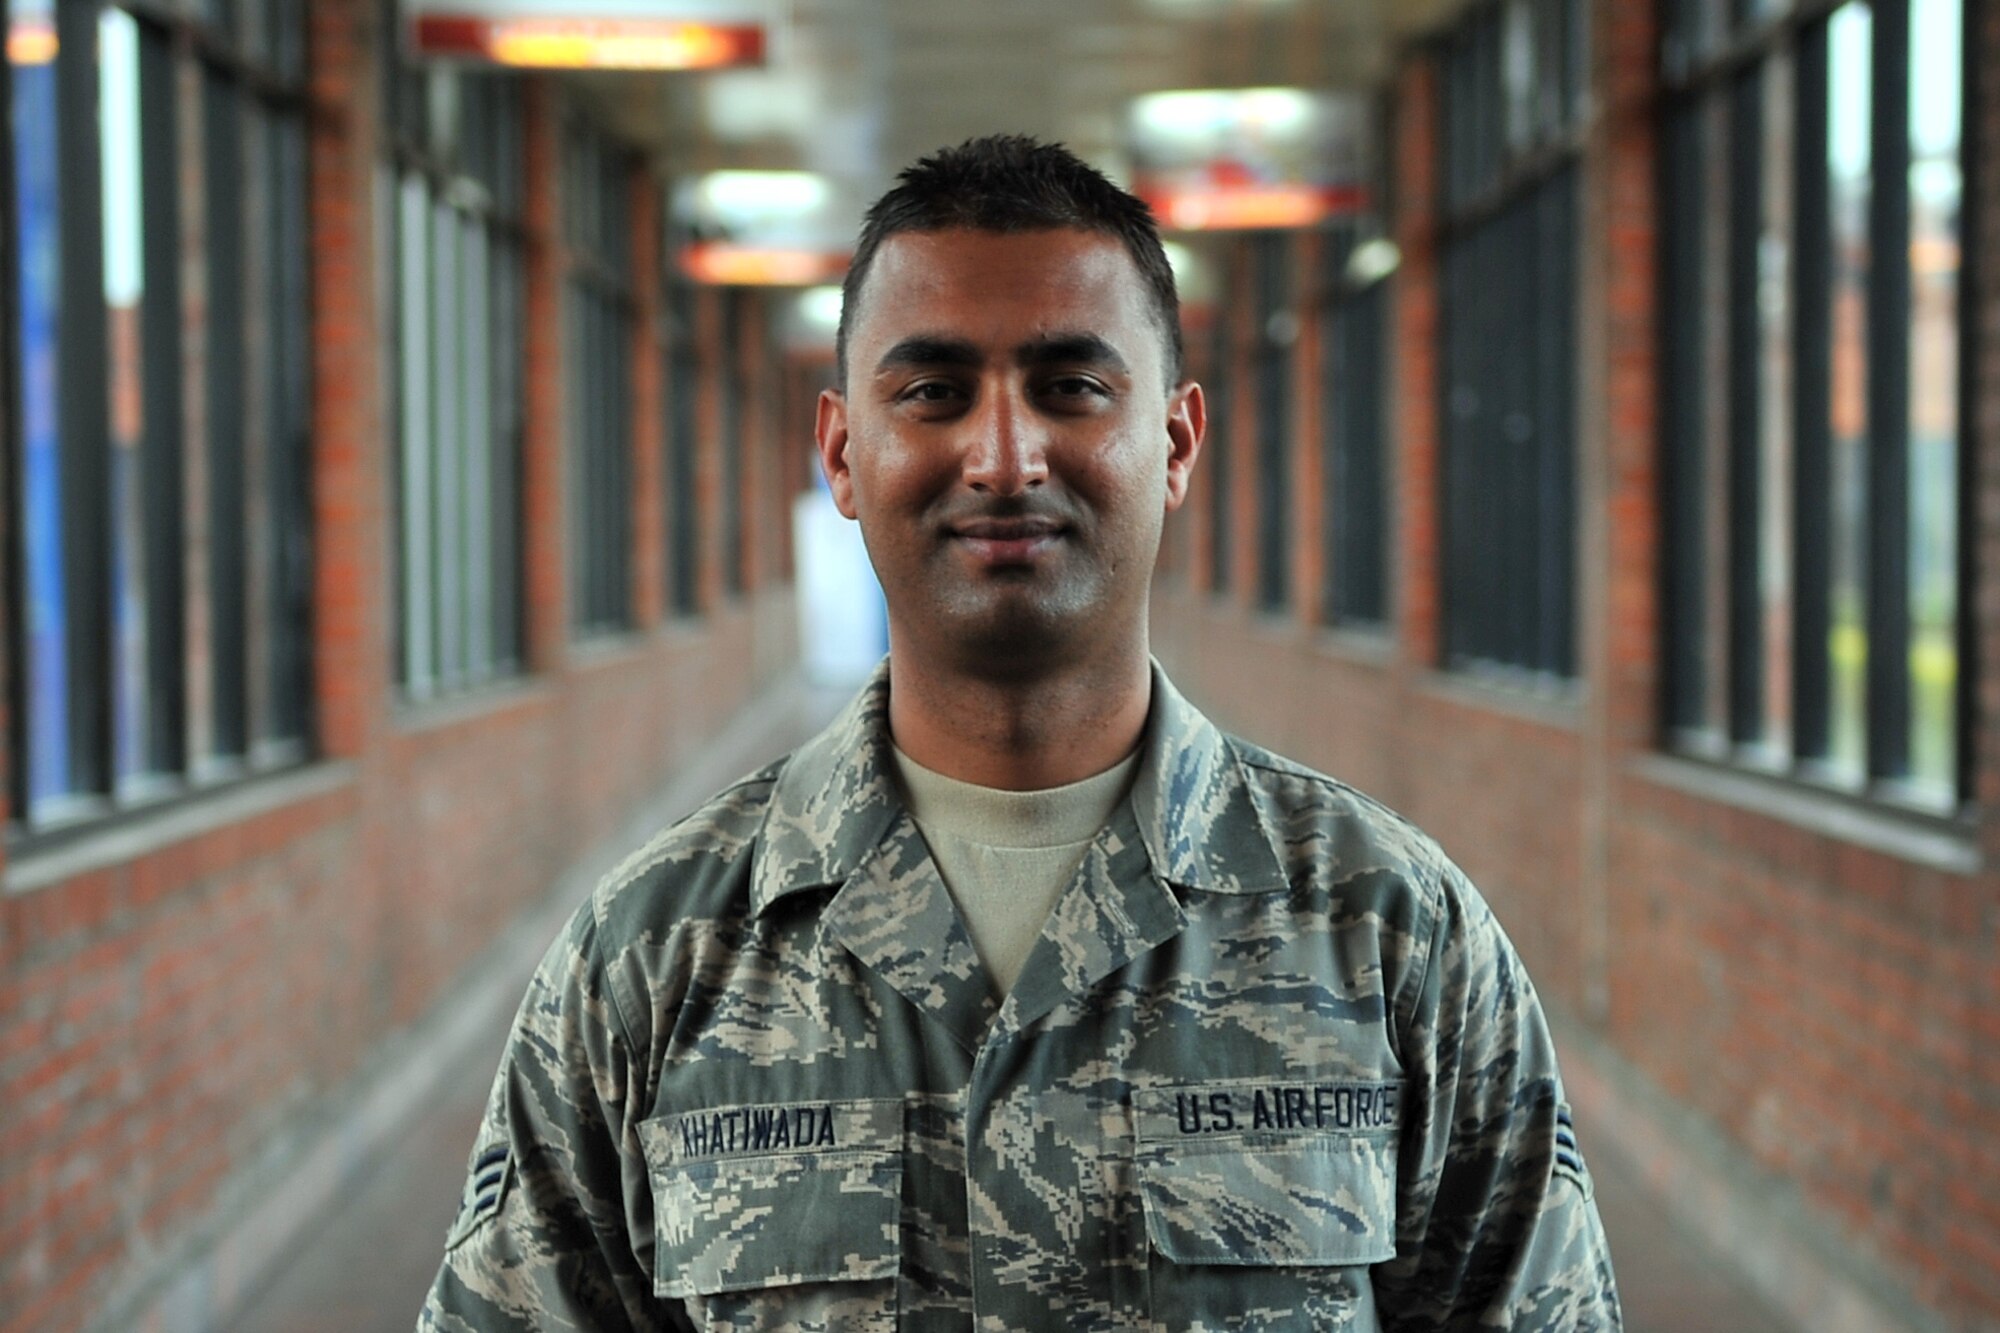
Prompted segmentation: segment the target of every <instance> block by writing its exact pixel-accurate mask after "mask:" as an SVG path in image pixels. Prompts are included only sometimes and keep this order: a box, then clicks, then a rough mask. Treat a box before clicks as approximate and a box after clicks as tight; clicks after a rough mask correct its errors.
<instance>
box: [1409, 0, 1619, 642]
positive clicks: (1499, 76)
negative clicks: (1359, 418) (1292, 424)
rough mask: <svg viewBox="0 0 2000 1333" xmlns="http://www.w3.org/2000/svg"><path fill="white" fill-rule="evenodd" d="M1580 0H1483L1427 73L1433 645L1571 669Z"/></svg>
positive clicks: (1581, 68) (1582, 29)
mask: <svg viewBox="0 0 2000 1333" xmlns="http://www.w3.org/2000/svg"><path fill="white" fill-rule="evenodd" d="M1584 31H1585V27H1584V6H1583V5H1582V3H1581V0H1504V2H1502V3H1489V4H1486V5H1484V6H1482V7H1480V8H1479V9H1478V10H1476V11H1475V13H1474V14H1473V15H1472V16H1471V17H1470V18H1468V19H1466V20H1465V21H1464V22H1463V23H1461V24H1460V26H1459V27H1458V28H1457V29H1456V30H1455V31H1454V32H1453V33H1452V35H1451V37H1450V39H1449V44H1448V47H1447V51H1446V54H1445V57H1444V66H1443V71H1442V73H1443V78H1442V80H1441V85H1442V99H1443V124H1444V141H1443V147H1444V159H1443V163H1442V167H1443V171H1442V177H1443V187H1444V191H1443V192H1444V197H1443V200H1442V209H1441V217H1442V221H1443V227H1444V242H1443V247H1442V264H1441V268H1442V293H1441V296H1442V308H1441V310H1440V318H1439V323H1440V330H1441V340H1442V347H1441V349H1440V350H1441V353H1442V363H1441V378H1442V394H1443V401H1442V403H1441V404H1440V407H1441V419H1442V421H1443V444H1444V469H1443V473H1444V475H1443V487H1442V489H1443V501H1444V512H1443V522H1442V533H1443V545H1444V550H1443V581H1444V588H1443V593H1444V597H1443V601H1444V616H1443V619H1444V649H1445V656H1446V660H1447V662H1448V663H1449V664H1450V665H1453V666H1460V667H1463V666H1473V665H1483V666H1499V667H1504V668H1511V669H1515V670H1519V671H1526V672H1530V673H1534V675H1535V676H1538V677H1543V678H1559V677H1568V676H1571V675H1573V674H1574V673H1575V669H1576V665H1575V664H1576V646H1575V628H1574V626H1575V605H1574V602H1575V596H1574V586H1575V564H1576V555H1575V549H1574V547H1575V532H1576V517H1575V508H1576V495H1575V492H1576V461H1575V454H1576V368H1575V367H1576V347H1575V325H1576V262H1577V260H1576V236H1577V199H1576V194H1577V189H1576V177H1577V170H1578V168H1577V164H1576V158H1577V144H1578V140H1579V134H1580V123H1581V118H1582V116H1581V108H1582V103H1583V77H1582V70H1583V68H1584V62H1583V41H1584Z"/></svg>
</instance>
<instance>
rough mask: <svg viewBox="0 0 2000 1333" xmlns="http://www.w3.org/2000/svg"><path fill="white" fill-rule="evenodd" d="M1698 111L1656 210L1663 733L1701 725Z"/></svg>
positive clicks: (1672, 133) (1673, 135) (1685, 114)
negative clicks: (1660, 213)
mask: <svg viewBox="0 0 2000 1333" xmlns="http://www.w3.org/2000/svg"><path fill="white" fill-rule="evenodd" d="M1685 7H1686V6H1685V2H1684V4H1683V6H1682V9H1683V12H1684V11H1685ZM1700 112H1701V104H1700V103H1699V102H1698V101H1695V100H1694V99H1692V98H1689V99H1686V100H1684V101H1682V102H1680V103H1679V104H1677V105H1676V106H1675V107H1674V108H1673V110H1672V112H1671V113H1670V114H1669V116H1668V119H1667V122H1666V126H1665V132H1664V134H1663V136H1662V147H1663V152H1662V155H1661V159H1660V168H1661V172H1662V181H1663V188H1662V189H1661V190H1660V195H1659V197H1660V199H1661V201H1662V203H1663V206H1664V211H1665V216H1664V217H1663V218H1662V224H1663V225H1662V228H1661V239H1662V258H1661V264H1660V282H1661V285H1662V287H1663V289H1664V290H1663V291H1662V296H1663V298H1664V299H1663V300H1662V303H1661V307H1662V313H1663V329H1662V336H1661V339H1660V346H1661V348H1662V351H1663V353H1664V358H1665V359H1664V362H1663V364H1662V367H1661V369H1662V371H1663V372H1664V375H1663V379H1664V380H1665V383H1666V389H1667V391H1666V392H1665V393H1664V394H1662V395H1661V398H1660V413H1661V425H1662V427H1663V428H1664V429H1663V431H1662V437H1663V440H1664V447H1663V448H1662V450H1661V453H1660V473H1661V481H1662V484H1663V486H1664V489H1665V492H1666V506H1665V509H1666V512H1665V515H1664V518H1665V528H1666V531H1665V538H1666V540H1665V551H1666V555H1667V558H1666V561H1665V563H1664V569H1663V574H1664V586H1663V588H1662V596H1663V600H1664V603H1665V605H1664V607H1663V610H1664V613H1665V614H1664V616H1663V619H1662V622H1661V624H1662V629H1663V631H1664V636H1665V637H1664V642H1663V644H1662V645H1661V650H1662V654H1663V657H1664V663H1663V665H1664V667H1665V672H1664V684H1665V687H1666V690H1665V704H1666V720H1667V726H1668V728H1669V729H1670V730H1674V731H1681V730H1691V729H1694V728H1697V727H1699V726H1700V725H1701V722H1702V714H1703V709H1704V705H1705V702H1706V695H1707V684H1708V682H1707V680H1706V679H1705V678H1704V675H1703V672H1702V642H1701V628H1702V621H1703V618H1702V614H1701V605H1702V601H1701V590H1702V586H1703V573H1704V571H1703V568H1702V554H1703V541H1702V528H1703V513H1702V504H1701V496H1702V486H1703V477H1702V459H1703V449H1702V430H1701V422H1702V415H1703V413H1702V401H1703V392H1704V389H1705V387H1706V384H1705V380H1704V378H1703V376H1702V374H1701V317H1700V314H1699V311H1700V309H1701V273H1702V271H1703V267H1704V266H1703V263H1702V254H1701V236H1702V217H1703V212H1704V202H1705V201H1704V199H1703V197H1702V196H1703V190H1702V176H1703V173H1702V170H1701V114H1700Z"/></svg>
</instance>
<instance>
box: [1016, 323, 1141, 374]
mask: <svg viewBox="0 0 2000 1333" xmlns="http://www.w3.org/2000/svg"><path fill="white" fill-rule="evenodd" d="M1014 360H1015V362H1016V363H1017V364H1019V365H1022V366H1046V365H1052V364H1068V365H1084V366H1102V367H1104V368H1105V369H1106V370H1109V371H1113V372H1115V373H1117V374H1120V375H1123V374H1126V373H1127V367H1126V365H1125V358H1124V357H1122V356H1120V355H1118V349H1117V348H1116V347H1113V346H1112V345H1111V344H1110V343H1108V342H1106V341H1105V340H1104V339H1103V338H1101V337H1099V336H1098V335H1097V334H1095V333H1048V334H1043V335H1042V336H1041V337H1039V338H1035V339H1032V340H1030V341H1029V342H1026V343H1023V344H1022V345H1021V346H1020V348H1019V349H1017V350H1016V351H1015V353H1014Z"/></svg>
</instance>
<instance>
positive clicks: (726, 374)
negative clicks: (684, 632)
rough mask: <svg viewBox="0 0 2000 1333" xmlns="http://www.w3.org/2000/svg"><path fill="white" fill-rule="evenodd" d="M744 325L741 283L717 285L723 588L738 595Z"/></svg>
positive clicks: (741, 585)
mask: <svg viewBox="0 0 2000 1333" xmlns="http://www.w3.org/2000/svg"><path fill="white" fill-rule="evenodd" d="M748 327H749V293H748V292H747V291H746V290H745V289H743V288H741V287H724V288H723V289H722V336H721V338H720V339H719V340H718V341H719V342H720V343H721V357H722V360H721V363H720V364H719V365H718V366H717V371H718V376H717V383H718V385H719V387H720V389H721V394H720V398H719V400H718V402H717V404H716V408H717V410H716V420H717V423H718V424H717V430H716V436H717V440H718V443H719V445H720V447H721V454H722V483H721V485H722V496H721V500H722V537H721V540H722V591H723V593H724V595H726V596H729V597H741V596H742V595H743V593H744V592H745V590H746V584H747V579H746V577H745V574H746V571H745V570H744V563H745V562H744V559H743V519H744V515H743V474H744V468H743V463H744V458H743V455H744V451H745V450H746V449H747V448H748V446H749V441H748V440H747V439H746V438H745V434H746V431H745V425H746V421H747V417H748V414H747V413H746V412H745V411H744V406H745V404H744V399H745V397H746V396H747V393H748V386H747V385H746V384H745V382H744V375H743V342H744V338H745V336H746V330H747V329H748Z"/></svg>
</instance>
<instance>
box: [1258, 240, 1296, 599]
mask: <svg viewBox="0 0 2000 1333" xmlns="http://www.w3.org/2000/svg"><path fill="white" fill-rule="evenodd" d="M1294 244H1295V241H1294V238H1293V236H1292V234H1291V233H1290V232H1282V231H1280V232H1265V233H1263V234H1261V235H1259V236H1256V237H1254V238H1253V239H1252V240H1251V242H1250V267H1251V278H1250V282H1251V295H1252V300H1253V303H1254V304H1253V306H1252V308H1253V309H1254V310H1255V311H1256V315H1257V326H1256V327H1255V328H1254V329H1252V330H1251V338H1252V339H1253V346H1254V348H1255V352H1254V355H1255V356H1256V358H1257V365H1256V372H1255V374H1256V383H1257V606H1258V608H1259V609H1260V610H1264V611H1282V610H1284V609H1285V606H1286V604H1287V603H1288V602H1290V600H1291V595H1292V577H1291V575H1292V507H1291V497H1292V349H1293V348H1294V347H1295V346H1296V345H1297V344H1298V337H1299V317H1298V315H1297V313H1296V312H1295V311H1294V310H1293V309H1292V301H1293V299H1294V298H1293V285H1294V284H1293V281H1292V247H1293V245H1294Z"/></svg>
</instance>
